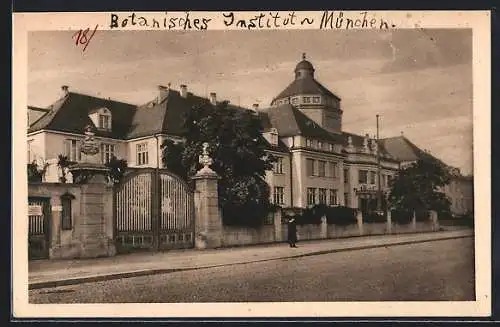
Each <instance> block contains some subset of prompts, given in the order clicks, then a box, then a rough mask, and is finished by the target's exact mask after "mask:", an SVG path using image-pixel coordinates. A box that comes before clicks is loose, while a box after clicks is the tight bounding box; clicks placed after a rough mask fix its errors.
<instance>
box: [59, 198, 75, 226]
mask: <svg viewBox="0 0 500 327" xmlns="http://www.w3.org/2000/svg"><path fill="white" fill-rule="evenodd" d="M74 198H75V196H74V195H72V194H69V193H65V194H63V195H61V206H62V212H61V229H62V230H71V229H72V228H73V222H72V211H71V210H72V209H71V201H72V200H73V199H74Z"/></svg>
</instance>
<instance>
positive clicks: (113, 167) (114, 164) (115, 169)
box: [106, 156, 127, 184]
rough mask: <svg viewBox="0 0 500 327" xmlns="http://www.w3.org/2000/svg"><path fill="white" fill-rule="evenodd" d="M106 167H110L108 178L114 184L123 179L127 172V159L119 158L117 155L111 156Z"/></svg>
mask: <svg viewBox="0 0 500 327" xmlns="http://www.w3.org/2000/svg"><path fill="white" fill-rule="evenodd" d="M106 167H107V168H109V171H108V174H107V179H108V181H110V182H112V183H113V184H117V183H119V182H120V181H121V179H122V177H123V175H124V174H125V169H127V160H124V159H118V158H116V157H115V156H112V157H111V160H109V162H107V163H106Z"/></svg>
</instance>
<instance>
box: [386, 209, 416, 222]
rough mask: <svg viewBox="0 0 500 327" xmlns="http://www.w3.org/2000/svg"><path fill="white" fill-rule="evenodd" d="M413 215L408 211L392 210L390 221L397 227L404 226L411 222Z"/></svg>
mask: <svg viewBox="0 0 500 327" xmlns="http://www.w3.org/2000/svg"><path fill="white" fill-rule="evenodd" d="M412 216H413V213H412V212H411V211H408V210H392V211H391V221H392V222H394V223H396V224H398V225H406V224H409V223H410V222H411V219H412Z"/></svg>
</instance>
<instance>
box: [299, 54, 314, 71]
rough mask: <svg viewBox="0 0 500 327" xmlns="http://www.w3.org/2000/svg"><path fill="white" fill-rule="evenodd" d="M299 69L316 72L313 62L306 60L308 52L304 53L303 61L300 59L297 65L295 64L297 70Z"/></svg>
mask: <svg viewBox="0 0 500 327" xmlns="http://www.w3.org/2000/svg"><path fill="white" fill-rule="evenodd" d="M299 70H309V71H311V72H314V66H313V65H312V64H311V62H309V61H308V60H306V54H305V53H303V54H302V61H300V62H299V63H298V64H297V66H295V72H297V71H299Z"/></svg>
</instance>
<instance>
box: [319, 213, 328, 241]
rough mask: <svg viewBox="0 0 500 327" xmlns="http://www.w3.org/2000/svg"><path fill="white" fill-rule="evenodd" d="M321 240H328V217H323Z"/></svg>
mask: <svg viewBox="0 0 500 327" xmlns="http://www.w3.org/2000/svg"><path fill="white" fill-rule="evenodd" d="M319 237H320V238H328V222H327V221H326V216H323V217H321V230H320V236H319Z"/></svg>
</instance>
